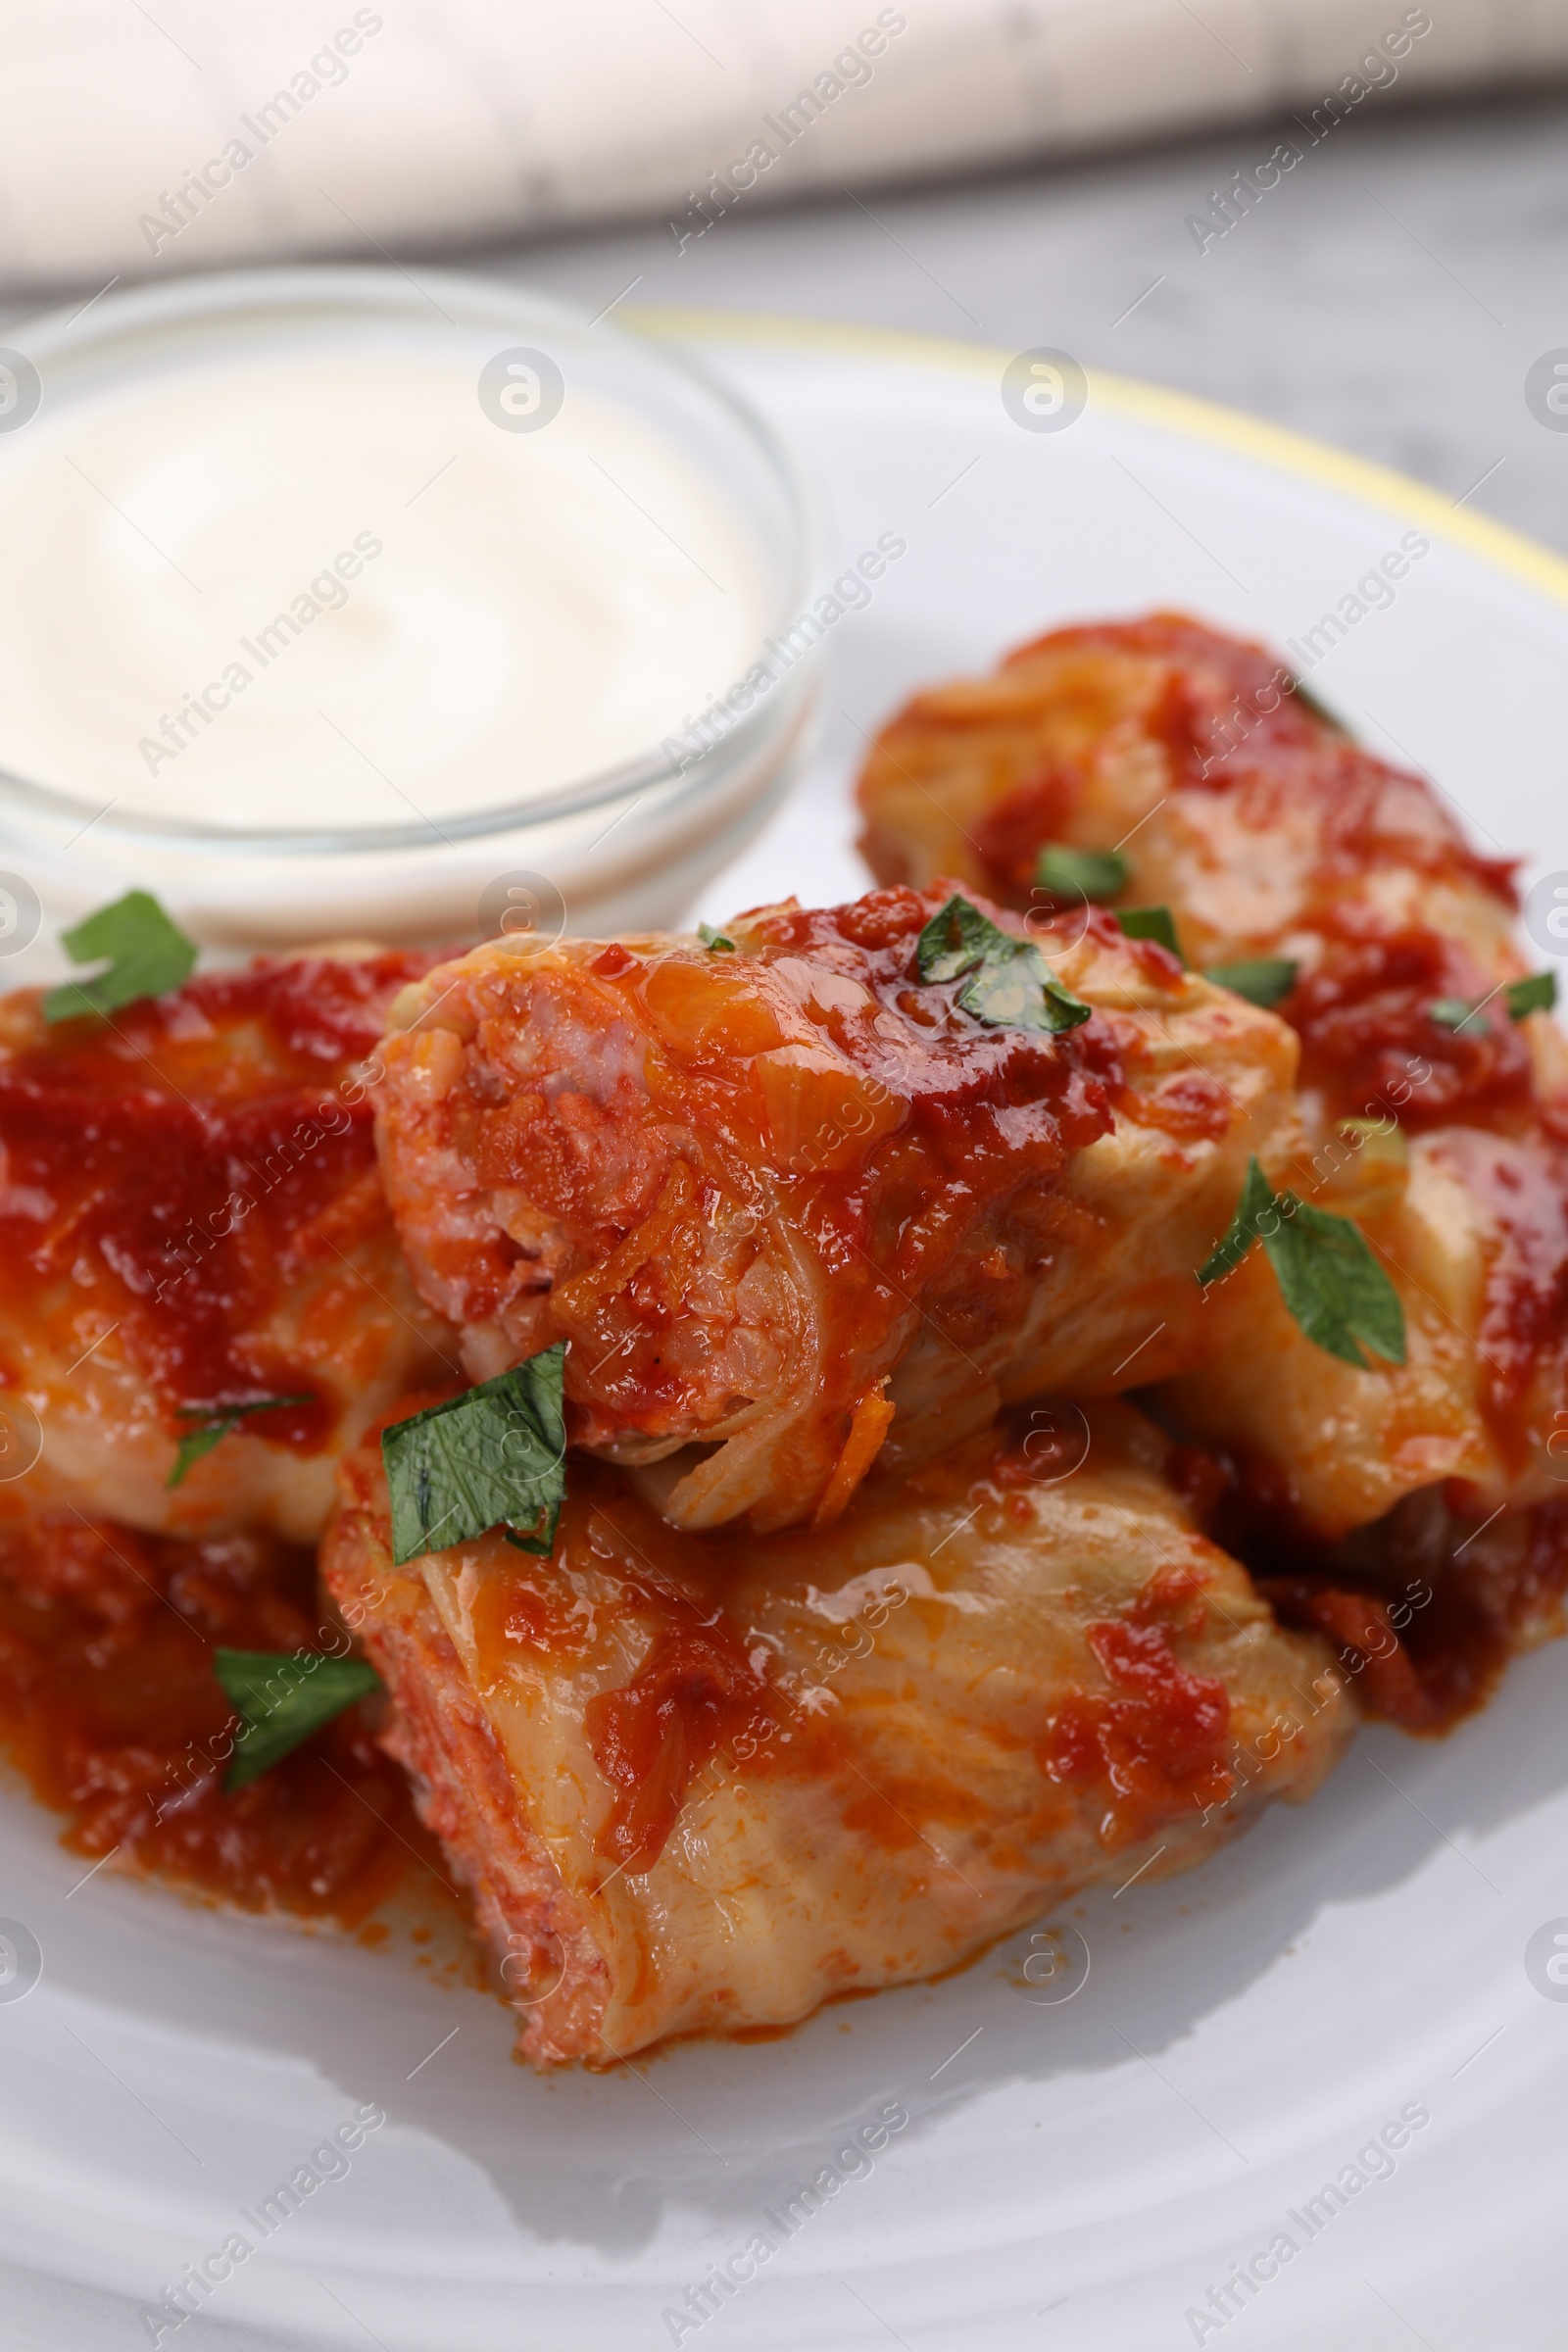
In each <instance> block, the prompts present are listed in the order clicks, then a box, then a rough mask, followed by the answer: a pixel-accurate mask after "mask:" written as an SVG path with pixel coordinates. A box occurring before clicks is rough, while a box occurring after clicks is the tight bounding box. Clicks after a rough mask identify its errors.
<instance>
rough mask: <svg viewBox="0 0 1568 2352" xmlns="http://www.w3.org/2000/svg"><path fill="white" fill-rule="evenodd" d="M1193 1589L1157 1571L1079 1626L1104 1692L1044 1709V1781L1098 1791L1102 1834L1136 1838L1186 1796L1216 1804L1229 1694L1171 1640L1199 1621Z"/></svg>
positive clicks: (1225, 1792) (1221, 1790) (1223, 1787)
mask: <svg viewBox="0 0 1568 2352" xmlns="http://www.w3.org/2000/svg"><path fill="white" fill-rule="evenodd" d="M1199 1593H1200V1588H1199V1586H1198V1585H1197V1583H1196V1581H1195V1580H1194V1579H1193V1578H1191V1577H1190V1576H1188V1575H1186V1574H1185V1572H1177V1573H1176V1574H1175V1575H1172V1574H1171V1573H1170V1572H1168V1571H1165V1570H1161V1571H1160V1572H1159V1573H1158V1574H1157V1575H1156V1576H1154V1577H1153V1578H1152V1579H1151V1581H1150V1583H1149V1584H1148V1585H1147V1586H1146V1587H1145V1589H1144V1591H1143V1592H1142V1593H1140V1594H1139V1595H1138V1597H1137V1598H1136V1599H1135V1600H1133V1601H1132V1602H1130V1603H1129V1604H1128V1605H1127V1606H1126V1607H1125V1608H1124V1609H1123V1610H1121V1612H1120V1613H1119V1614H1118V1615H1117V1616H1115V1617H1109V1618H1102V1619H1101V1620H1099V1622H1097V1623H1096V1624H1093V1625H1090V1626H1088V1627H1086V1628H1085V1634H1086V1638H1087V1640H1088V1642H1089V1646H1090V1648H1091V1649H1092V1650H1093V1652H1094V1654H1095V1658H1096V1660H1097V1662H1098V1663H1099V1665H1100V1667H1101V1668H1102V1670H1103V1673H1104V1676H1105V1679H1106V1681H1107V1682H1108V1683H1109V1685H1110V1690H1109V1691H1108V1692H1101V1691H1077V1692H1074V1693H1073V1695H1072V1696H1070V1697H1069V1698H1067V1699H1066V1700H1065V1701H1064V1702H1063V1704H1062V1705H1061V1706H1060V1707H1058V1708H1057V1709H1056V1710H1055V1712H1054V1715H1053V1717H1052V1720H1051V1725H1050V1728H1049V1730H1048V1732H1047V1734H1046V1737H1045V1740H1043V1741H1042V1742H1041V1745H1040V1751H1039V1752H1040V1760H1041V1764H1042V1767H1043V1769H1044V1770H1045V1771H1046V1772H1047V1773H1049V1774H1050V1776H1051V1778H1052V1779H1053V1780H1054V1781H1062V1782H1065V1783H1067V1784H1068V1785H1069V1786H1072V1787H1077V1788H1094V1787H1098V1788H1100V1789H1103V1792H1104V1796H1105V1800H1106V1803H1105V1812H1104V1815H1103V1819H1102V1822H1101V1827H1100V1836H1101V1839H1102V1842H1103V1844H1105V1845H1106V1846H1107V1847H1109V1848H1110V1849H1111V1850H1112V1851H1114V1850H1116V1849H1117V1848H1118V1847H1121V1846H1124V1845H1132V1844H1136V1843H1137V1842H1138V1840H1139V1839H1140V1838H1145V1837H1148V1836H1149V1835H1150V1834H1151V1832H1152V1831H1153V1830H1155V1829H1157V1828H1158V1826H1159V1824H1160V1822H1161V1821H1164V1820H1168V1819H1169V1818H1170V1816H1171V1814H1172V1813H1174V1812H1178V1811H1181V1810H1183V1809H1184V1808H1185V1807H1186V1806H1188V1805H1190V1804H1194V1803H1196V1804H1198V1805H1200V1806H1201V1805H1208V1804H1223V1803H1224V1801H1225V1799H1226V1798H1227V1797H1228V1796H1229V1795H1230V1794H1231V1791H1232V1789H1233V1786H1234V1781H1233V1776H1232V1773H1231V1770H1230V1767H1229V1763H1228V1761H1227V1752H1228V1743H1229V1732H1230V1713H1231V1709H1230V1698H1229V1695H1228V1693H1227V1691H1226V1689H1225V1686H1224V1684H1223V1683H1222V1682H1220V1681H1218V1680H1217V1679H1216V1678H1215V1677H1214V1676H1212V1675H1206V1674H1195V1673H1193V1672H1192V1670H1191V1669H1190V1668H1189V1667H1186V1666H1183V1665H1182V1664H1181V1662H1180V1660H1179V1659H1178V1658H1177V1656H1176V1654H1175V1652H1174V1650H1173V1649H1172V1648H1171V1639H1172V1636H1173V1635H1176V1634H1179V1633H1181V1632H1193V1631H1196V1630H1197V1627H1196V1625H1195V1623H1194V1615H1195V1608H1196V1615H1197V1620H1198V1622H1199V1623H1201V1618H1202V1613H1203V1611H1202V1603H1201V1598H1200V1597H1199Z"/></svg>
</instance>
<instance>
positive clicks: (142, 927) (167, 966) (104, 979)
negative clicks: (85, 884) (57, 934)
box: [43, 890, 196, 1021]
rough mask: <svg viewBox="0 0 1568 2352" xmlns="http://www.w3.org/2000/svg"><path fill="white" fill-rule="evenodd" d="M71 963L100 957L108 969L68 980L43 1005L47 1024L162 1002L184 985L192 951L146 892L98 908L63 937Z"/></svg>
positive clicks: (192, 960) (190, 944)
mask: <svg viewBox="0 0 1568 2352" xmlns="http://www.w3.org/2000/svg"><path fill="white" fill-rule="evenodd" d="M60 944H61V946H62V947H63V948H64V949H65V951H66V954H67V955H68V956H70V957H71V960H72V962H73V963H92V962H94V961H95V960H96V959H97V958H98V957H99V956H103V957H104V958H105V959H106V960H107V966H108V968H107V969H106V970H104V971H101V972H97V973H95V974H94V975H93V977H92V979H90V980H66V981H63V982H62V983H61V985H60V987H59V988H52V989H51V990H50V991H49V994H48V995H47V996H46V997H45V999H44V1001H43V1017H44V1019H45V1020H46V1021H73V1020H78V1019H79V1018H80V1017H81V1015H82V1014H83V1013H106V1012H115V1011H117V1010H118V1009H119V1007H120V1006H121V1005H134V1004H136V1003H137V1001H138V1000H139V999H140V998H142V997H163V996H167V995H168V994H169V991H170V990H171V989H172V988H178V987H180V986H181V985H182V983H183V982H184V981H186V980H188V979H189V978H190V976H191V973H192V972H193V971H194V969H195V966H196V947H195V943H194V941H192V940H188V939H187V938H186V937H185V934H184V932H183V931H181V930H179V929H178V928H177V927H176V925H175V924H173V923H172V922H171V921H170V919H169V917H168V915H167V914H166V913H165V912H164V910H163V908H162V907H160V906H159V904H158V901H157V900H156V899H155V898H154V897H153V896H152V895H151V893H150V892H148V891H145V890H127V891H126V893H125V895H124V897H123V899H117V900H116V901H115V903H114V905H113V906H112V907H99V909H98V911H97V913H96V914H89V915H88V916H86V917H85V919H84V920H83V921H81V922H79V923H77V925H76V926H75V928H74V930H73V931H65V932H62V934H61V939H60Z"/></svg>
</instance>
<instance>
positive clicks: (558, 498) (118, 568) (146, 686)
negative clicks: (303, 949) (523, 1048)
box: [0, 350, 767, 828]
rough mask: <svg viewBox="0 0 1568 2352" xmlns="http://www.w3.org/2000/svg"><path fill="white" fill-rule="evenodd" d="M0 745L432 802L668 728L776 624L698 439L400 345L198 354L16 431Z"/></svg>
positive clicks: (69, 786)
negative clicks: (518, 418) (508, 420)
mask: <svg viewBox="0 0 1568 2352" xmlns="http://www.w3.org/2000/svg"><path fill="white" fill-rule="evenodd" d="M0 548H3V549H4V558H5V560H4V563H3V564H0V768H4V769H8V770H10V771H11V772H12V773H13V774H16V775H20V776H21V777H23V778H25V779H27V780H29V781H31V782H34V783H39V784H46V785H50V786H52V787H53V788H54V789H55V790H57V791H60V792H65V793H68V794H70V795H72V796H73V798H76V799H79V800H80V801H81V802H82V803H83V804H84V805H85V806H87V807H88V808H89V809H98V808H99V807H101V806H102V805H103V804H106V803H107V804H113V806H114V807H115V808H116V809H118V810H120V811H121V812H123V813H124V814H132V813H141V814H146V815H157V816H160V817H168V818H171V819H173V820H175V821H176V822H178V821H181V820H186V819H190V820H195V821H197V822H199V823H202V824H214V823H216V824H221V825H233V826H249V825H262V826H267V827H288V826H299V827H302V828H303V827H311V828H322V827H331V826H335V825H339V824H342V825H356V826H358V825H376V824H383V823H384V824H406V823H407V822H408V821H409V820H410V819H411V818H412V817H414V816H416V815H417V816H422V817H428V818H430V819H431V820H433V822H434V823H435V824H436V825H437V826H439V824H440V820H441V818H442V817H443V816H444V815H456V814H460V813H464V812H467V811H473V810H480V809H488V808H497V807H501V806H505V805H507V804H510V803H513V802H517V801H526V800H529V799H533V798H536V797H538V796H541V795H543V794H546V793H548V792H550V791H551V790H553V789H555V788H558V787H560V786H562V785H564V784H567V783H570V782H572V781H574V780H577V779H580V778H583V777H586V776H589V775H592V774H594V773H596V772H598V771H600V770H602V769H605V768H610V767H613V766H615V765H617V764H619V763H621V762H623V761H629V760H634V759H637V758H638V757H640V756H643V755H646V754H648V753H650V752H653V751H656V750H657V748H658V746H659V745H660V743H661V742H662V740H663V739H664V738H666V737H668V736H670V735H674V734H677V733H678V732H679V731H680V730H681V728H682V727H683V725H684V724H685V723H686V721H687V719H688V717H689V716H690V714H691V713H692V712H694V711H700V710H702V709H703V708H704V707H705V705H707V704H708V703H710V702H711V698H712V697H713V695H714V694H715V693H719V692H722V691H723V690H724V689H725V688H726V687H727V686H729V685H730V684H731V683H732V682H733V681H734V680H736V679H738V678H740V677H742V676H743V675H744V674H745V672H746V669H747V667H748V665H749V664H750V663H751V662H755V661H756V659H757V657H758V648H759V643H760V637H761V634H762V631H763V629H764V627H765V626H766V625H767V623H766V619H765V617H764V612H763V596H764V589H763V584H762V582H761V581H760V579H759V577H758V576H757V559H756V557H755V554H754V551H753V548H752V546H751V545H750V544H749V542H748V540H747V537H746V535H745V532H744V530H743V528H742V526H741V525H740V524H739V522H738V521H737V520H736V518H735V517H734V515H732V513H731V511H730V510H729V508H728V507H727V506H726V505H725V503H724V502H723V500H722V499H721V498H720V497H719V496H718V495H716V494H715V492H714V491H713V490H712V489H711V487H710V486H709V485H708V483H707V482H705V480H704V479H703V478H702V476H701V475H700V473H698V472H697V471H696V469H695V468H694V467H693V466H692V465H691V464H690V463H689V462H688V461H687V459H686V458H685V457H684V456H682V454H681V453H680V452H679V451H678V450H677V449H676V448H675V447H674V445H673V444H672V443H670V442H668V441H666V440H665V439H664V438H663V437H662V435H661V434H659V433H658V432H656V431H654V430H652V429H650V428H649V427H648V426H646V425H645V424H644V423H643V422H642V421H641V419H640V418H639V417H637V416H636V415H635V414H634V413H633V411H632V410H631V409H630V408H629V407H627V408H620V407H616V406H613V405H612V404H611V403H610V402H609V401H607V400H604V399H602V398H599V397H596V396H593V395H590V394H587V393H584V392H580V391H569V392H568V393H567V396H566V398H565V401H564V406H563V407H562V408H561V410H560V413H559V414H558V415H556V416H555V417H553V418H552V419H551V421H550V422H549V423H548V424H547V425H546V426H544V427H543V428H542V429H540V430H538V431H521V432H519V431H509V430H503V429H502V428H500V427H499V426H498V425H496V424H495V423H493V422H492V421H491V420H490V417H488V416H487V415H486V414H485V413H484V412H483V410H482V409H481V407H480V403H479V400H478V398H477V395H476V388H475V380H474V374H473V371H472V369H471V368H469V367H466V366H465V365H463V364H460V363H459V362H458V361H457V360H456V359H454V361H453V363H452V364H450V365H449V364H446V363H444V362H443V361H441V360H440V359H438V358H431V357H421V356H417V355H416V354H414V353H409V352H398V351H395V350H389V351H387V352H386V353H384V354H383V353H378V352H376V351H373V350H365V351H353V350H349V351H336V352H329V353H327V352H323V353H320V354H319V355H316V356H312V355H311V354H310V353H308V352H304V351H302V352H299V353H293V354H289V353H284V354H282V355H273V356H268V357H265V358H258V359H255V360H253V361H252V362H251V363H250V364H248V365H246V366H244V367H243V368H242V367H240V366H238V365H234V366H208V367H205V368H199V369H190V370H188V371H186V372H184V373H179V374H175V373H172V374H170V375H169V376H168V377H167V378H166V379H165V380H164V381H163V382H162V383H161V384H160V385H158V386H157V387H156V388H154V387H151V386H142V387H141V388H137V389H132V390H130V391H128V392H124V393H121V394H111V393H109V392H103V393H99V394H96V395H94V396H93V397H91V398H88V399H83V400H78V401H75V402H73V403H71V404H69V405H67V406H65V407H63V408H62V409H61V410H59V411H58V412H57V413H56V415H54V416H53V417H52V416H51V414H50V411H49V404H48V402H47V399H46V401H45V403H44V407H43V409H42V411H41V413H40V414H39V415H38V416H37V417H34V418H33V419H31V420H30V422H29V423H28V424H27V426H26V427H25V430H22V431H19V432H15V433H13V434H11V435H9V436H7V437H6V438H5V439H4V440H3V441H0Z"/></svg>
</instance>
